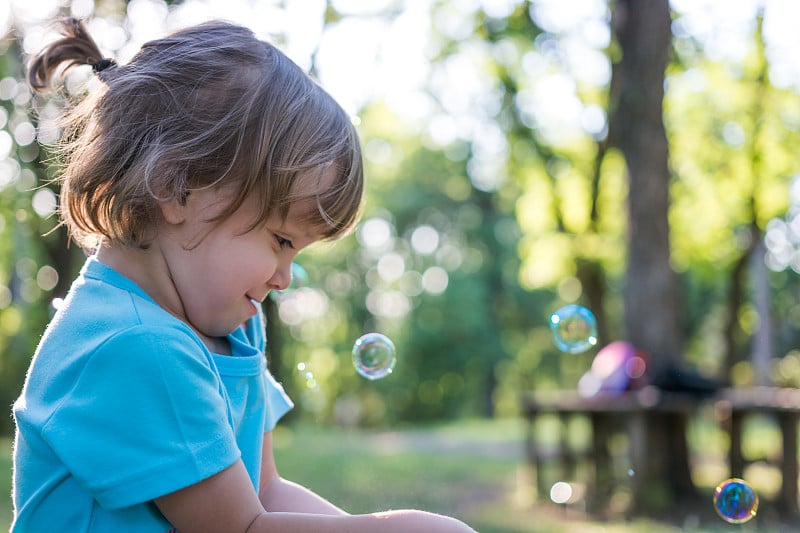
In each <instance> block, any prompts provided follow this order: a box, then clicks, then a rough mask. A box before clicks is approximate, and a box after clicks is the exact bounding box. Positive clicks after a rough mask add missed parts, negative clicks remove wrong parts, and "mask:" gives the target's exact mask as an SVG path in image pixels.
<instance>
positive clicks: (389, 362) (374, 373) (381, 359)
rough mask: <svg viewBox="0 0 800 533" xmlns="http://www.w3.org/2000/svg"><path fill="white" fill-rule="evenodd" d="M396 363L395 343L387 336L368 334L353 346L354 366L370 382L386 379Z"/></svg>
mask: <svg viewBox="0 0 800 533" xmlns="http://www.w3.org/2000/svg"><path fill="white" fill-rule="evenodd" d="M396 362H397V359H396V358H395V349H394V343H393V342H392V341H391V339H389V337H387V336H385V335H381V334H380V333H367V334H365V335H362V336H361V337H359V338H358V340H356V342H355V344H353V366H354V367H355V368H356V372H358V373H359V374H361V375H362V376H363V377H365V378H367V379H369V380H376V379H381V378H385V377H386V376H388V375H389V374H391V373H392V370H393V369H394V365H395V363H396Z"/></svg>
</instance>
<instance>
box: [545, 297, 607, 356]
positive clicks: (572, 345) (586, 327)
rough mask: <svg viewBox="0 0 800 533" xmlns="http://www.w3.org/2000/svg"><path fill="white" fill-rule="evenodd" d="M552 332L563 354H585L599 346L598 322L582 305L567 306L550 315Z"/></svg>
mask: <svg viewBox="0 0 800 533" xmlns="http://www.w3.org/2000/svg"><path fill="white" fill-rule="evenodd" d="M550 332H551V333H552V334H553V341H555V343H556V347H557V348H558V349H559V350H561V351H562V352H568V353H580V352H585V351H586V350H588V349H589V348H591V347H592V346H594V345H595V344H597V320H596V319H595V318H594V315H593V314H592V312H591V311H589V310H588V309H587V308H585V307H583V306H580V305H574V304H571V305H566V306H564V307H562V308H560V309H559V310H558V311H556V312H555V313H553V314H552V315H550Z"/></svg>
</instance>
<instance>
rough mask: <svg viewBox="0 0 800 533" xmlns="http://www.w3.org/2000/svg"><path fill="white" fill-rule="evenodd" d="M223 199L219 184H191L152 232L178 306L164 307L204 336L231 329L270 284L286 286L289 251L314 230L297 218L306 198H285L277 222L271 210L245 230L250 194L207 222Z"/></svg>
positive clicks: (310, 238)
mask: <svg viewBox="0 0 800 533" xmlns="http://www.w3.org/2000/svg"><path fill="white" fill-rule="evenodd" d="M227 201H229V200H228V198H225V197H224V196H223V195H222V194H221V193H220V192H219V191H213V190H201V191H193V192H192V193H191V194H190V195H189V197H188V198H187V201H186V204H185V205H184V206H180V207H175V206H173V207H172V208H169V209H167V210H166V211H165V218H166V219H167V223H166V224H165V228H164V231H163V232H161V234H160V235H159V238H158V245H159V246H160V248H161V251H162V253H163V255H164V258H165V260H166V263H167V267H168V270H169V276H170V279H171V283H172V285H173V286H174V290H175V293H176V296H177V298H176V299H174V301H175V302H177V304H175V305H177V307H180V309H169V310H170V311H171V312H172V313H173V314H176V315H177V316H178V317H179V318H181V319H182V320H184V321H185V322H187V323H188V324H189V325H190V326H192V328H193V329H195V331H197V332H198V333H200V335H201V336H203V337H207V338H216V337H223V336H225V335H227V334H228V333H231V332H232V331H233V330H235V329H236V328H237V327H238V326H239V325H240V324H242V322H244V321H245V320H247V319H248V318H250V317H251V316H253V315H254V314H256V313H257V308H256V305H257V304H258V302H261V301H263V300H264V299H265V298H266V297H267V295H268V294H269V292H270V291H272V290H282V289H285V288H286V287H288V286H289V283H290V282H291V264H292V261H293V260H294V258H295V256H296V255H297V254H298V253H299V252H300V250H302V249H303V248H305V247H306V246H308V245H309V244H311V243H313V242H315V241H317V240H319V239H320V238H321V236H322V233H321V231H318V230H317V229H315V228H313V227H309V226H308V224H304V223H301V222H299V221H298V214H299V213H302V212H303V211H302V210H303V209H310V208H314V203H313V200H309V205H303V202H300V203H297V204H295V205H292V207H291V209H290V210H289V216H288V217H287V219H286V220H285V221H282V220H281V218H280V216H278V215H277V214H276V215H274V216H271V217H270V218H269V219H268V220H267V221H266V222H265V223H264V224H262V225H260V226H258V227H256V228H255V229H252V230H250V231H248V230H247V229H248V227H249V226H250V225H251V224H252V222H253V221H254V220H255V217H256V206H255V202H254V201H253V199H252V198H250V199H247V200H246V201H245V202H244V203H243V204H242V206H241V207H240V208H239V209H238V210H237V211H236V212H235V213H234V214H233V215H232V216H230V217H229V218H227V219H225V220H224V221H222V222H217V223H212V222H208V219H209V218H212V217H213V215H215V214H216V213H218V212H220V210H221V209H222V208H223V207H224V206H225V205H226V202H227ZM254 302H255V303H254Z"/></svg>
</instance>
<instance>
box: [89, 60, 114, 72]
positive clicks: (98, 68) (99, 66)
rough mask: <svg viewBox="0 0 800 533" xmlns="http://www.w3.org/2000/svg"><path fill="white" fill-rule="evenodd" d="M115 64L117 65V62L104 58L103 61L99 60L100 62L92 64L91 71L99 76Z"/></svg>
mask: <svg viewBox="0 0 800 533" xmlns="http://www.w3.org/2000/svg"><path fill="white" fill-rule="evenodd" d="M116 64H117V62H116V61H114V60H113V59H110V58H107V57H104V58H103V59H101V60H99V61H97V62H96V63H93V64H92V70H93V71H94V73H95V74H99V73H100V72H102V71H104V70H105V69H107V68H108V67H113V66H114V65H116Z"/></svg>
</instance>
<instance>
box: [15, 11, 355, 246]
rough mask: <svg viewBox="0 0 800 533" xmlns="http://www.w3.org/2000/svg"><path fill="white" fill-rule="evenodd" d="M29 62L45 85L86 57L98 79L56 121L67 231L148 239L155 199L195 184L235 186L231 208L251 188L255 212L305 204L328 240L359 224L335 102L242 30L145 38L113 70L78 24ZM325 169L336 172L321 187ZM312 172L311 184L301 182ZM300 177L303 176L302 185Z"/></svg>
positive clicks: (344, 129) (215, 28)
mask: <svg viewBox="0 0 800 533" xmlns="http://www.w3.org/2000/svg"><path fill="white" fill-rule="evenodd" d="M61 28H62V34H63V38H61V39H59V40H57V41H55V42H53V43H52V44H50V45H49V46H47V47H46V48H45V49H44V50H42V51H41V52H40V53H39V54H38V55H37V56H36V57H34V58H33V60H32V62H31V64H30V68H29V75H28V78H29V82H30V85H31V86H32V87H33V88H34V90H36V91H44V90H46V89H48V88H49V87H50V86H51V85H52V84H53V81H54V80H55V79H56V77H57V75H59V74H60V73H61V72H62V71H63V70H66V69H69V68H71V67H74V66H76V65H84V64H89V65H93V68H94V69H95V72H96V73H97V74H98V76H99V77H100V79H101V80H102V81H103V82H104V83H103V84H101V88H100V89H99V90H97V91H96V92H94V93H92V94H89V95H87V96H86V97H85V98H84V99H83V100H82V101H81V102H80V103H79V104H78V105H76V106H74V107H73V108H72V109H71V110H70V111H69V112H68V113H67V114H66V116H65V117H64V123H63V127H64V133H63V135H62V142H61V143H60V146H59V148H60V153H61V155H62V157H63V159H62V161H63V164H64V168H63V172H62V174H61V177H60V180H61V206H60V211H61V216H62V220H63V222H64V223H65V224H66V225H67V227H68V228H69V230H70V233H71V235H72V237H73V238H74V239H75V240H77V241H78V242H79V243H81V244H85V243H86V242H87V239H86V238H87V237H96V236H102V237H103V238H105V239H106V240H107V241H109V242H117V243H122V244H125V245H129V246H138V247H147V246H148V243H149V240H150V239H151V238H152V237H153V234H154V232H155V230H156V228H157V226H158V224H159V223H160V222H161V220H162V219H161V211H160V209H159V203H160V202H162V201H169V200H178V201H181V202H184V201H185V200H186V197H187V195H188V194H189V193H190V191H191V190H193V189H203V188H216V187H223V186H225V187H226V188H228V187H232V189H233V190H234V191H235V194H234V195H233V198H234V199H233V200H232V202H231V203H230V204H229V205H228V206H227V209H225V210H224V211H223V212H222V213H221V214H220V215H219V216H218V217H216V218H215V219H214V220H216V221H219V220H222V219H224V218H225V217H228V216H230V215H231V214H232V213H233V212H234V211H236V209H238V208H239V207H240V206H241V205H242V203H243V202H244V200H245V198H247V197H249V196H250V195H255V197H256V198H257V199H258V206H259V215H258V218H257V220H255V221H254V222H253V225H252V228H255V227H256V226H257V225H259V224H260V223H262V222H263V221H265V220H266V219H267V218H268V217H269V215H270V214H271V213H274V212H275V210H278V212H279V213H280V214H281V216H282V217H284V219H285V218H286V216H287V215H288V212H289V206H290V205H291V204H292V203H294V202H296V201H298V200H302V199H308V198H310V199H312V200H313V201H314V202H315V203H316V209H312V210H310V211H309V212H306V213H304V214H303V216H304V217H305V218H304V220H303V222H305V223H309V224H311V225H312V226H315V227H318V228H320V230H321V232H322V234H323V236H324V237H325V238H329V239H333V238H336V237H338V236H340V235H343V234H344V233H346V232H347V231H349V230H350V229H351V228H352V227H353V226H354V225H355V223H356V222H357V220H358V216H359V211H360V207H361V198H362V192H363V167H362V159H361V148H360V145H359V140H358V136H357V133H356V131H355V128H354V127H353V125H352V123H351V121H350V118H349V117H348V116H347V114H346V113H345V112H344V110H343V109H342V108H341V107H340V106H339V105H338V104H337V103H336V102H335V101H334V100H333V98H332V97H331V96H330V95H329V94H328V93H326V92H325V91H324V90H323V89H322V88H321V87H320V86H319V85H317V84H316V83H315V82H314V81H313V80H312V79H311V78H310V77H309V76H308V75H306V74H305V73H304V72H303V71H302V70H301V69H300V68H299V67H298V66H297V65H295V64H294V63H293V62H292V61H291V60H290V59H289V58H288V57H286V56H285V55H284V54H283V53H281V52H280V51H279V50H278V49H277V48H275V47H274V46H272V45H271V44H269V43H266V42H264V41H261V40H259V39H257V38H256V37H255V35H254V34H253V33H252V32H251V31H250V30H248V29H246V28H243V27H240V26H237V25H234V24H230V23H227V22H220V21H216V22H208V23H204V24H200V25H197V26H193V27H190V28H186V29H183V30H181V31H178V32H176V33H173V34H172V35H169V36H167V37H165V38H163V39H157V40H154V41H150V42H148V43H146V44H144V46H142V49H141V50H140V51H139V52H138V53H137V54H136V55H135V56H134V57H133V59H132V60H131V61H130V62H129V63H127V64H124V65H117V64H116V63H115V62H114V61H110V60H107V59H103V56H102V54H101V53H100V51H99V48H98V46H97V44H96V43H95V42H94V40H93V39H92V38H91V36H90V35H89V34H88V32H87V31H86V28H85V26H84V24H83V23H82V22H81V21H79V20H76V19H67V20H65V21H64V22H63V23H62V25H61ZM330 168H333V169H334V170H335V176H336V177H335V179H334V180H333V182H332V183H330V182H329V181H330V180H329V179H326V180H325V183H324V184H323V183H322V182H321V178H322V175H323V173H325V174H326V175H329V174H327V172H328V171H329V169H330ZM306 176H310V177H311V178H314V179H316V180H317V181H316V184H317V187H316V188H314V187H312V189H313V192H312V194H311V195H310V196H309V195H308V193H307V190H308V188H307V187H305V188H304V190H305V191H306V193H305V194H304V193H303V190H298V188H297V187H295V185H296V183H297V182H298V178H300V177H303V178H304V180H305V179H306V178H305V177H306ZM306 183H307V182H306Z"/></svg>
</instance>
